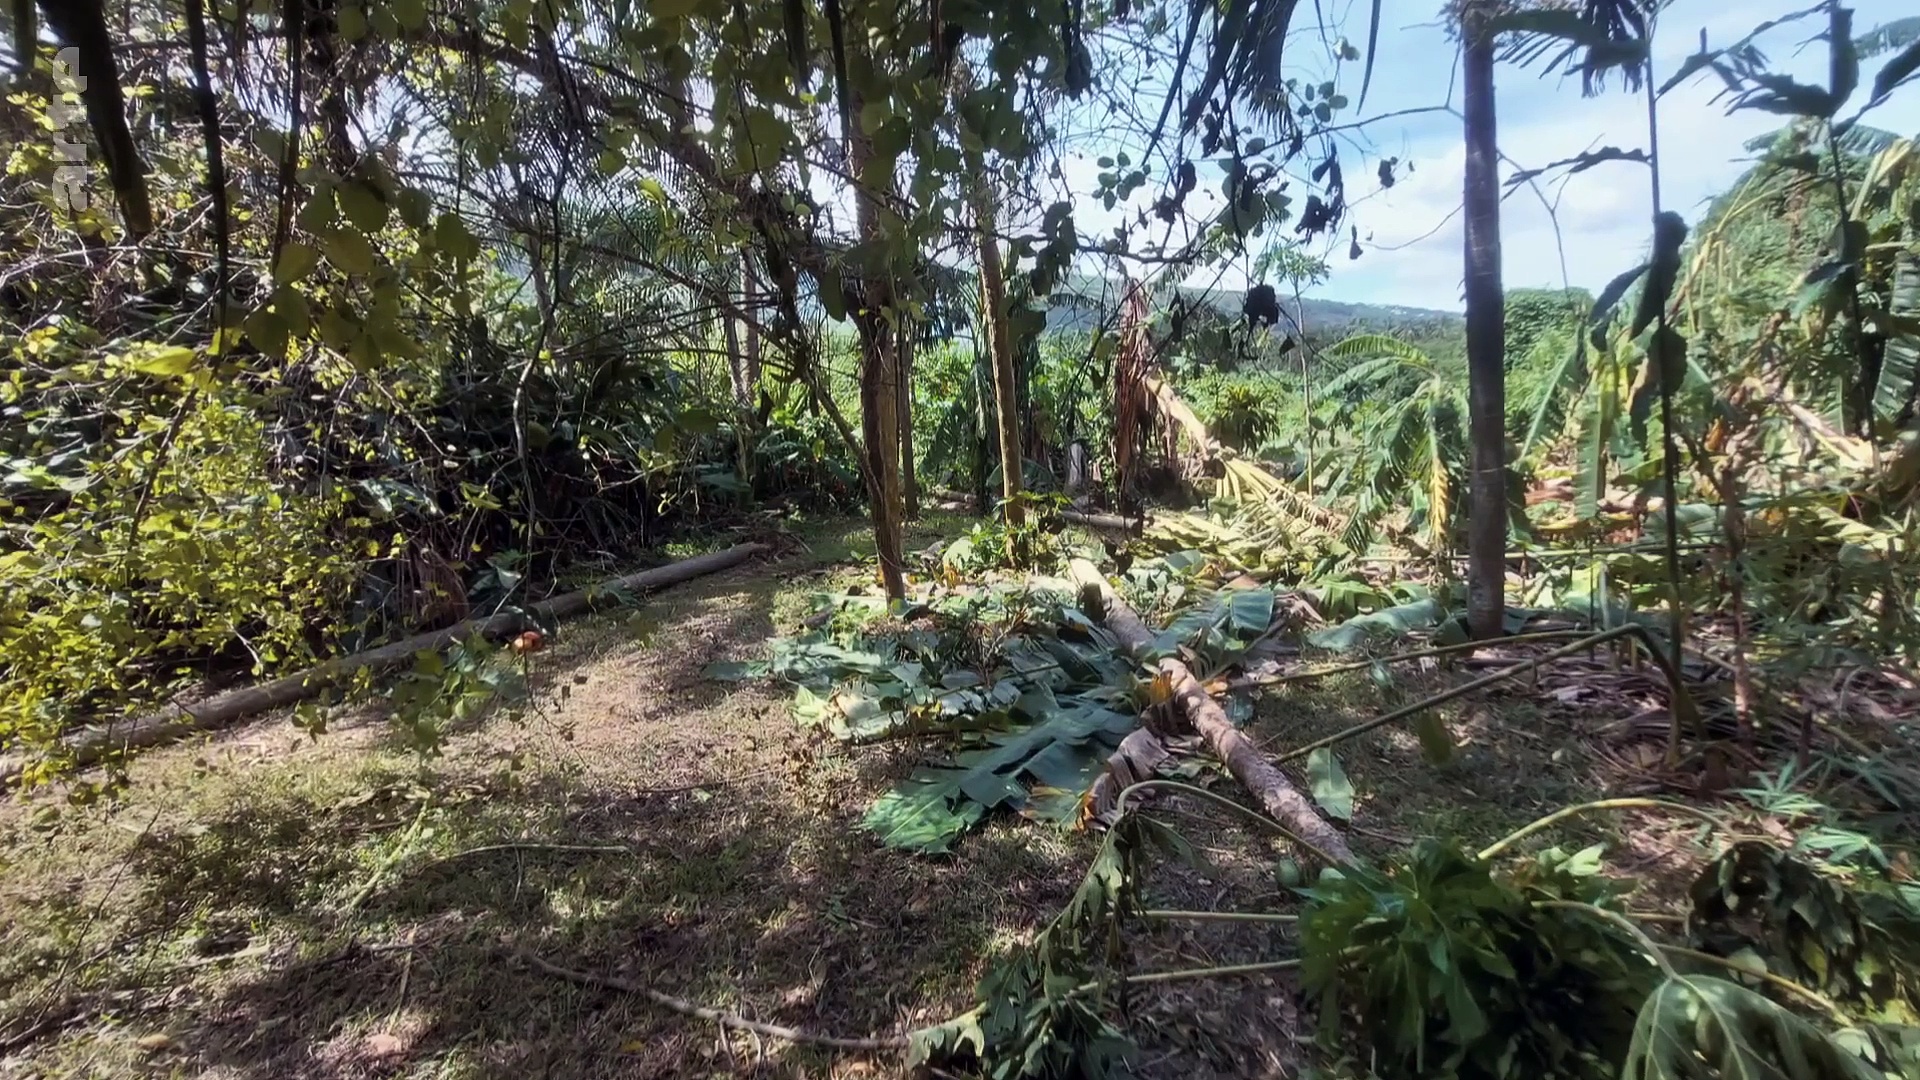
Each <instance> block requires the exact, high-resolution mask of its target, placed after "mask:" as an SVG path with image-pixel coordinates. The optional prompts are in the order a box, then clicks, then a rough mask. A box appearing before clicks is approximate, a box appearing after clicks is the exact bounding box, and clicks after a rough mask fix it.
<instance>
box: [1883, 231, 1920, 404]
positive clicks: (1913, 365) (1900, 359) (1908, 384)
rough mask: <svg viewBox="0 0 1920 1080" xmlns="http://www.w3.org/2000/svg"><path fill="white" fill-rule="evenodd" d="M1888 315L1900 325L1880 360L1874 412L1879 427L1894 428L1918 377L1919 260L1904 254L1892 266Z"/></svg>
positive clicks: (1910, 401)
mask: <svg viewBox="0 0 1920 1080" xmlns="http://www.w3.org/2000/svg"><path fill="white" fill-rule="evenodd" d="M1887 313H1888V314H1889V315H1892V316H1894V317H1896V319H1898V320H1899V322H1898V323H1897V324H1896V325H1895V326H1894V328H1893V332H1892V333H1891V334H1889V335H1888V336H1887V344H1886V348H1885V350H1884V351H1883V352H1882V354H1881V357H1880V377H1879V378H1878V379H1876V380H1875V381H1874V386H1873V412H1874V416H1875V417H1876V418H1878V419H1879V420H1880V421H1881V422H1882V423H1887V424H1893V423H1897V422H1898V421H1899V417H1900V414H1901V413H1902V411H1904V410H1905V409H1906V408H1907V406H1908V405H1909V404H1911V403H1912V401H1913V387H1914V379H1915V378H1916V377H1917V376H1920V256H1917V255H1914V254H1912V253H1903V254H1902V255H1901V256H1900V260H1899V262H1897V263H1896V264H1895V265H1894V270H1893V289H1892V291H1891V293H1890V294H1889V295H1888V297H1887Z"/></svg>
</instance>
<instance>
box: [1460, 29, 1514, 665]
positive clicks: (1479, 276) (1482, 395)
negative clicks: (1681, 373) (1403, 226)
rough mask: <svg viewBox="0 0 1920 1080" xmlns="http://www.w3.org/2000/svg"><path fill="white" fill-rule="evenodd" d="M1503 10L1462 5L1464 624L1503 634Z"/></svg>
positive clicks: (1482, 633) (1483, 634)
mask: <svg viewBox="0 0 1920 1080" xmlns="http://www.w3.org/2000/svg"><path fill="white" fill-rule="evenodd" d="M1497 11H1498V9H1497V8H1496V7H1495V6H1494V5H1493V4H1491V3H1488V2H1487V0H1464V2H1463V3H1462V5H1461V8H1460V12H1459V21H1460V37H1461V41H1462V43H1463V47H1462V51H1461V57H1462V60H1461V64H1462V67H1463V68H1464V69H1465V70H1464V77H1463V79H1462V83H1463V94H1462V100H1461V116H1462V125H1463V127H1464V128H1465V134H1466V144H1467V160H1466V177H1465V181H1464V187H1465V190H1464V191H1463V193H1462V201H1461V205H1462V207H1463V209H1464V210H1465V216H1466V234H1467V239H1466V300H1467V387H1468V391H1467V405H1468V414H1469V416H1470V417H1471V428H1472V435H1473V440H1472V442H1473V473H1472V483H1471V485H1470V486H1469V496H1468V497H1469V498H1470V500H1471V502H1472V514H1471V517H1470V525H1469V527H1468V533H1467V625H1468V627H1469V629H1471V630H1472V632H1473V635H1474V636H1475V637H1477V638H1491V637H1498V636H1499V635H1500V633H1501V626H1502V623H1503V621H1504V616H1505V611H1506V574H1507V566H1506V553H1507V432H1506V411H1507V405H1506V399H1507V392H1506V310H1505V307H1506V300H1505V294H1504V292H1503V291H1502V289H1501V285H1500V146H1499V139H1498V136H1497V132H1496V127H1497V125H1496V113H1495V107H1494V92H1493V62H1494V49H1493V46H1494V37H1495V32H1494V30H1493V27H1492V25H1491V19H1492V16H1493V15H1494V14H1495V13H1496V12H1497Z"/></svg>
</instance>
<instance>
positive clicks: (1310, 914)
mask: <svg viewBox="0 0 1920 1080" xmlns="http://www.w3.org/2000/svg"><path fill="white" fill-rule="evenodd" d="M1599 867H1600V861H1599V851H1598V849H1597V848H1590V849H1588V850H1586V851H1582V852H1579V853H1576V854H1573V855H1568V854H1566V853H1564V852H1561V851H1558V850H1553V851H1548V852H1545V853H1542V854H1541V855H1540V856H1539V857H1538V858H1537V859H1536V860H1535V861H1534V862H1532V863H1529V864H1527V865H1524V866H1523V867H1521V868H1520V869H1519V870H1517V871H1515V872H1514V873H1512V874H1511V875H1500V876H1496V875H1495V874H1494V873H1493V872H1492V870H1491V869H1490V868H1489V867H1487V866H1486V865H1484V864H1482V863H1480V862H1479V861H1478V860H1476V859H1474V858H1473V857H1472V856H1470V855H1468V854H1465V853H1463V852H1462V851H1460V850H1459V849H1458V848H1457V847H1454V846H1452V845H1449V844H1445V843H1441V842H1438V841H1432V840H1426V841H1422V842H1421V843H1419V844H1418V845H1416V846H1415V848H1414V849H1413V851H1412V852H1410V853H1409V854H1408V855H1407V856H1406V857H1405V858H1404V859H1403V860H1396V861H1394V862H1391V863H1389V864H1388V865H1387V866H1386V867H1385V868H1384V869H1380V870H1375V869H1371V868H1366V867H1354V868H1348V869H1345V870H1340V871H1328V872H1326V873H1325V874H1323V876H1322V878H1321V880H1320V882H1319V883H1318V884H1317V885H1316V886H1314V887H1313V888H1311V889H1307V890H1304V895H1305V896H1306V897H1307V899H1308V902H1309V906H1308V908H1307V910H1306V912H1305V913H1304V914H1302V916H1301V918H1300V941H1301V947H1302V950H1303V957H1304V959H1303V962H1302V965H1301V969H1300V974H1301V981H1302V984H1303V986H1304V987H1305V989H1306V990H1307V992H1309V993H1311V994H1314V995H1316V996H1318V997H1319V999H1320V1002H1321V1007H1320V1017H1321V1038H1322V1039H1323V1041H1325V1042H1326V1044H1327V1045H1328V1047H1329V1048H1330V1049H1332V1048H1336V1047H1338V1046H1339V1045H1340V1043H1341V1040H1342V1031H1343V1029H1344V1025H1343V1023H1342V1021H1343V1019H1344V1018H1346V1017H1348V1016H1351V1017H1353V1019H1354V1020H1355V1021H1356V1022H1357V1025H1358V1026H1357V1027H1356V1028H1353V1029H1345V1030H1349V1031H1350V1032H1351V1034H1352V1035H1355V1036H1358V1037H1359V1038H1361V1039H1363V1040H1364V1041H1365V1042H1364V1045H1365V1046H1367V1047H1368V1048H1369V1051H1370V1053H1371V1055H1372V1056H1373V1061H1374V1065H1373V1068H1374V1070H1375V1072H1376V1073H1378V1074H1379V1075H1381V1076H1383V1077H1396V1076H1409V1077H1412V1076H1419V1077H1431V1076H1461V1077H1532V1076H1592V1077H1610V1076H1612V1074H1613V1067H1614V1063H1615V1062H1616V1061H1618V1060H1619V1055H1620V1054H1621V1052H1622V1051H1623V1050H1624V1049H1625V1047H1626V1046H1627V1044H1628V1041H1629V1037H1630V1034H1631V1032H1632V1030H1633V1023H1634V1016H1635V1012H1636V1010H1637V1009H1638V1007H1639V1004H1640V1002H1641V1001H1643V1000H1644V999H1645V997H1646V995H1647V994H1648V993H1649V992H1651V991H1652V989H1653V988H1654V986H1655V985H1656V980H1655V978H1654V969H1653V968H1652V967H1651V966H1650V965H1648V963H1647V962H1646V959H1645V958H1644V957H1643V956H1641V955H1640V954H1639V952H1638V950H1637V948H1636V946H1635V945H1634V944H1633V943H1632V942H1631V941H1630V940H1627V939H1624V938H1623V937H1622V936H1621V935H1620V934H1619V932H1618V931H1616V930H1614V929H1613V928H1612V927H1611V926H1610V925H1609V924H1607V923H1605V922H1603V921H1600V920H1597V919H1595V918H1592V917H1590V916H1588V915H1585V914H1583V913H1580V912H1577V911H1568V910H1565V909H1561V908H1552V907H1542V906H1540V904H1542V903H1543V902H1554V903H1560V902H1564V903H1575V904H1608V903H1611V902H1612V899H1613V897H1614V896H1615V895H1616V894H1617V893H1618V892H1619V888H1618V887H1617V886H1615V885H1614V884H1613V883H1611V882H1609V881H1607V880H1606V879H1605V878H1602V877H1600V876H1598V870H1599Z"/></svg>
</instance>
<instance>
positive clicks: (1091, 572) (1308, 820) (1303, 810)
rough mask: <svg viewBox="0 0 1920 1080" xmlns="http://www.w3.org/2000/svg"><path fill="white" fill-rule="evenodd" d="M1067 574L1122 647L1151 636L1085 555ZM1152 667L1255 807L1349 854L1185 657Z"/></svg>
mask: <svg viewBox="0 0 1920 1080" xmlns="http://www.w3.org/2000/svg"><path fill="white" fill-rule="evenodd" d="M1067 574H1068V577H1069V578H1070V579H1071V580H1072V581H1073V582H1074V583H1075V584H1076V585H1078V586H1080V587H1081V588H1082V589H1083V590H1085V589H1098V590H1099V593H1100V599H1101V608H1102V611H1103V612H1104V613H1105V616H1106V620H1105V621H1106V624H1107V629H1109V630H1111V631H1113V634H1114V636H1115V637H1117V638H1119V639H1120V644H1121V645H1122V647H1124V648H1125V649H1126V651H1127V652H1128V653H1130V654H1133V655H1135V656H1140V655H1142V654H1144V653H1145V652H1146V651H1147V649H1148V648H1149V647H1150V646H1151V644H1152V642H1153V635H1152V633H1151V632H1149V631H1148V629H1147V627H1146V624H1145V623H1143V622H1141V621H1140V617H1139V616H1138V615H1136V614H1135V613H1134V611H1133V609H1132V608H1130V607H1128V606H1127V604H1126V603H1125V601H1123V600H1121V599H1120V598H1119V596H1118V595H1117V594H1115V593H1114V591H1113V588H1112V586H1110V585H1108V584H1107V579H1106V577H1105V576H1104V575H1103V574H1101V573H1100V570H1099V568H1097V567H1095V566H1094V565H1093V564H1092V563H1090V562H1088V561H1086V560H1085V559H1075V560H1073V561H1072V562H1071V563H1069V564H1068V569H1067ZM1155 670H1157V671H1158V672H1159V673H1160V674H1161V675H1163V676H1165V677H1166V679H1167V681H1168V682H1169V683H1170V684H1171V685H1172V690H1173V700H1174V701H1175V702H1177V703H1178V704H1179V708H1180V711H1181V712H1182V713H1183V714H1185V716H1186V717H1187V720H1188V721H1189V722H1190V723H1192V724H1193V727H1194V730H1196V731H1198V732H1199V733H1200V735H1201V737H1202V738H1205V739H1206V740H1207V745H1208V746H1209V747H1211V748H1212V749H1213V753H1214V756H1216V757H1218V758H1219V759H1220V761H1221V763H1222V764H1224V765H1225V766H1226V767H1227V772H1229V773H1231V774H1232V775H1233V778H1234V779H1235V780H1238V781H1240V783H1241V784H1242V785H1243V786H1244V787H1246V789H1247V790H1248V791H1249V792H1251V793H1252V794H1253V797H1254V798H1255V800H1257V801H1258V802H1259V804H1260V807H1261V809H1263V810H1265V811H1266V812H1267V814H1268V815H1269V816H1271V817H1273V818H1274V820H1276V821H1278V822H1280V823H1282V824H1283V825H1285V826H1286V827H1287V828H1289V829H1290V830H1292V831H1293V832H1295V833H1298V834H1299V836H1300V838H1301V839H1302V840H1304V841H1305V842H1306V843H1307V844H1309V845H1311V846H1313V847H1315V848H1318V849H1319V850H1321V851H1323V852H1326V853H1327V854H1328V855H1330V856H1332V857H1333V858H1335V859H1337V860H1339V861H1341V862H1351V861H1352V860H1353V849H1352V848H1350V847H1348V846H1347V841H1346V838H1345V837H1343V836H1341V835H1340V833H1339V831H1338V830H1336V829H1335V828H1334V827H1333V826H1332V825H1330V824H1328V823H1327V820H1326V819H1325V818H1323V817H1321V816H1320V815H1319V813H1318V812H1316V811H1315V810H1314V808H1313V804H1312V803H1311V802H1308V801H1307V798H1306V797H1305V796H1304V795H1301V794H1300V792H1299V791H1298V790H1297V789H1295V788H1294V786H1293V783H1292V782H1291V781H1289V780H1288V779H1287V777H1286V774H1285V773H1283V772H1281V771H1280V770H1279V768H1277V767H1276V766H1275V765H1274V764H1273V763H1272V762H1269V761H1268V760H1267V759H1266V757H1265V756H1264V755H1262V754H1261V753H1260V749H1259V747H1257V746H1255V745H1254V743H1253V740H1252V739H1249V738H1247V736H1246V734H1245V733H1244V732H1242V731H1241V730H1240V729H1239V728H1237V727H1235V726H1234V725H1233V721H1231V720H1229V719H1227V713H1226V710H1225V709H1222V708H1221V707H1220V703H1219V702H1217V701H1215V700H1213V698H1212V697H1211V696H1209V695H1208V694H1207V692H1206V690H1205V689H1204V688H1203V687H1202V686H1201V685H1200V680H1198V679H1196V678H1194V676H1193V672H1192V671H1191V670H1190V669H1189V668H1188V667H1187V665H1186V664H1185V663H1183V662H1182V661H1180V660H1179V659H1177V658H1175V657H1164V658H1162V659H1161V660H1160V661H1159V663H1158V665H1157V666H1156V669H1155Z"/></svg>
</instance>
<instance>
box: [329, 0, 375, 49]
mask: <svg viewBox="0 0 1920 1080" xmlns="http://www.w3.org/2000/svg"><path fill="white" fill-rule="evenodd" d="M334 27H335V29H336V30H338V31H339V34H340V40H341V41H344V42H346V43H348V44H349V45H351V44H352V43H354V42H356V41H359V40H360V39H361V38H363V37H366V36H367V9H366V8H364V7H362V6H360V5H359V4H342V5H340V11H339V13H338V14H336V15H335V16H334Z"/></svg>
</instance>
